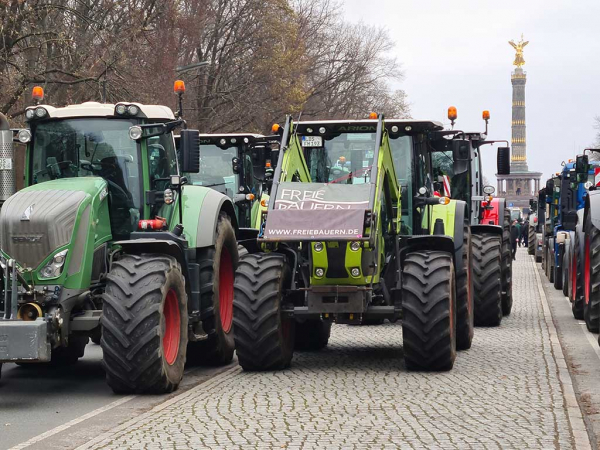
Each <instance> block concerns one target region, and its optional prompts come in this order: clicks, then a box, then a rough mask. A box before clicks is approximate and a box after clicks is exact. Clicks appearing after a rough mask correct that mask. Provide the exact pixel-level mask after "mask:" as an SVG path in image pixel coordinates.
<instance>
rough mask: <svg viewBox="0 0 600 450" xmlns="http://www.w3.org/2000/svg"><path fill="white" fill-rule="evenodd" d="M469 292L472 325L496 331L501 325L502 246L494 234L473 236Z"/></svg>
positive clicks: (499, 238) (498, 237) (499, 239)
mask: <svg viewBox="0 0 600 450" xmlns="http://www.w3.org/2000/svg"><path fill="white" fill-rule="evenodd" d="M471 238H472V241H473V261H474V263H473V289H474V301H475V325H476V326H484V327H497V326H498V325H500V322H502V282H501V278H502V270H501V264H502V242H501V237H500V236H498V235H496V234H489V233H482V234H474V235H473V236H472V237H471Z"/></svg>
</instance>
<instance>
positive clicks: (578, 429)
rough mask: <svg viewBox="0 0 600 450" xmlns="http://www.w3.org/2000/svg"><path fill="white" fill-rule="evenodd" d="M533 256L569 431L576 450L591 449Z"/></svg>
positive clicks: (532, 257) (532, 260)
mask: <svg viewBox="0 0 600 450" xmlns="http://www.w3.org/2000/svg"><path fill="white" fill-rule="evenodd" d="M534 258H535V257H534V256H530V261H531V262H532V264H533V267H534V272H535V278H536V280H537V287H538V292H539V294H540V299H541V301H542V309H543V311H544V321H545V322H546V327H547V328H548V333H549V334H550V342H551V345H552V353H553V354H554V359H555V360H556V365H557V372H558V373H557V375H558V379H559V381H560V385H561V387H562V390H563V394H564V399H565V406H566V409H567V415H568V417H569V422H570V423H571V431H572V433H573V439H574V441H575V448H576V449H577V450H591V448H592V446H591V444H590V438H589V435H588V433H587V427H586V425H585V422H584V420H583V414H582V413H581V407H580V406H579V402H578V401H577V397H576V396H575V390H574V389H573V379H572V378H571V372H569V369H568V366H567V361H566V360H565V355H564V353H563V351H562V347H561V345H560V340H559V338H558V332H557V331H556V327H555V326H554V320H553V318H552V313H551V312H550V305H549V304H548V298H547V297H546V292H545V291H544V287H543V285H542V279H541V277H540V273H539V271H538V268H537V264H536V263H535V260H534Z"/></svg>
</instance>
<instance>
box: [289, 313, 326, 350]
mask: <svg viewBox="0 0 600 450" xmlns="http://www.w3.org/2000/svg"><path fill="white" fill-rule="evenodd" d="M330 335H331V322H330V321H328V320H322V319H317V320H306V321H305V322H296V338H295V342H294V349H295V350H305V351H315V350H322V349H324V348H325V347H327V343H328V342H329V336H330Z"/></svg>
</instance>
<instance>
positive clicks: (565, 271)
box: [561, 247, 572, 297]
mask: <svg viewBox="0 0 600 450" xmlns="http://www.w3.org/2000/svg"><path fill="white" fill-rule="evenodd" d="M570 251H572V250H571V248H570V247H569V252H570ZM569 252H567V251H566V249H565V252H564V253H563V255H562V258H561V259H562V261H561V267H562V275H561V280H562V281H561V286H562V293H563V295H564V296H565V297H568V296H569V280H570V277H569V271H570V270H571V265H570V263H569V257H568V255H569Z"/></svg>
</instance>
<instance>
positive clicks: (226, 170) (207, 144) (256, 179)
mask: <svg viewBox="0 0 600 450" xmlns="http://www.w3.org/2000/svg"><path fill="white" fill-rule="evenodd" d="M270 144H271V143H270V142H269V141H268V140H267V138H266V137H265V136H263V135H260V134H252V133H235V134H201V135H200V171H199V172H198V173H195V174H190V175H187V177H188V182H189V183H191V184H193V185H195V186H204V187H209V188H211V189H215V190H216V191H218V192H221V193H223V194H225V195H227V196H228V197H229V198H230V199H231V200H232V201H233V202H234V205H235V209H236V214H237V217H238V223H239V225H240V227H242V228H253V227H255V226H256V218H257V214H258V209H259V205H258V199H260V197H261V194H262V192H263V190H264V189H265V173H266V172H267V171H268V170H269V169H270V167H271V148H270Z"/></svg>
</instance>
